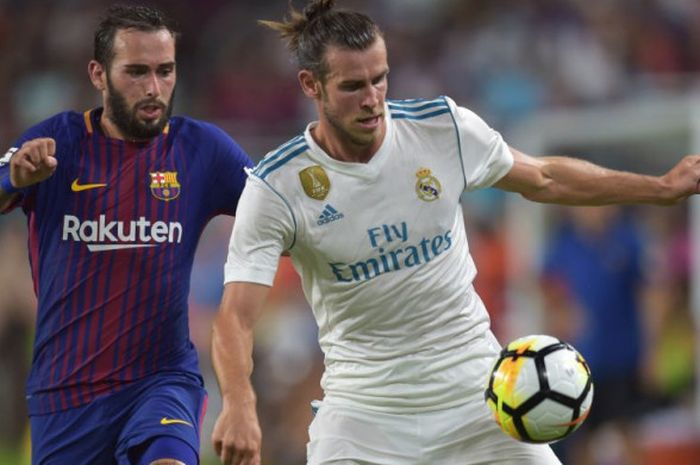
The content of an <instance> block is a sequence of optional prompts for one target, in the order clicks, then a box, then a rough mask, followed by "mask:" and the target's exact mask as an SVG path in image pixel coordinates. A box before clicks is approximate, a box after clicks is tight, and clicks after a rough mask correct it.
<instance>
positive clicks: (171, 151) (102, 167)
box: [0, 108, 252, 414]
mask: <svg viewBox="0 0 700 465" xmlns="http://www.w3.org/2000/svg"><path fill="white" fill-rule="evenodd" d="M101 112H102V109H100V108H98V109H95V110H91V111H88V112H85V114H80V113H76V112H64V113H60V114H58V115H56V116H54V117H52V118H50V119H48V120H46V121H44V122H42V123H40V124H38V125H36V126H34V127H33V128H31V129H29V130H28V131H27V132H26V133H25V134H23V135H22V136H21V137H20V138H19V140H17V142H16V143H15V144H14V147H13V148H11V149H10V151H9V152H8V154H7V155H9V154H11V153H12V152H13V151H14V150H15V148H17V147H20V146H21V145H22V143H24V142H25V141H27V140H31V139H34V138H37V137H52V138H54V139H55V140H56V158H57V160H58V167H57V169H56V172H55V173H54V174H53V175H52V176H51V177H50V178H48V179H47V180H45V181H43V182H41V183H38V184H36V185H34V186H31V187H29V188H27V189H24V190H22V191H21V193H20V195H19V196H17V201H16V202H15V203H14V204H13V205H12V206H10V207H9V208H8V209H7V210H9V209H11V208H12V207H15V206H21V207H22V209H23V211H24V212H25V214H26V216H27V223H28V230H29V240H28V242H29V260H30V265H31V271H32V278H33V280H34V289H35V292H36V294H37V299H38V314H37V329H36V336H35V341H34V355H33V361H32V369H31V373H30V375H29V380H28V382H27V398H28V404H29V410H30V414H43V413H48V412H55V411H59V410H64V409H68V408H74V407H77V406H80V405H83V404H85V403H87V402H90V401H91V400H93V399H95V398H96V397H99V396H101V395H104V394H107V393H111V392H115V391H118V390H119V389H121V388H123V387H125V386H127V385H129V384H130V383H132V382H134V381H137V380H139V379H142V378H144V377H146V376H149V375H152V374H155V373H159V372H186V373H191V374H194V375H196V376H200V375H199V367H198V360H197V354H196V351H195V348H194V346H193V344H192V343H191V341H190V338H189V329H188V315H187V297H188V293H189V287H190V273H191V270H192V262H193V260H194V254H195V249H196V247H197V241H198V239H199V237H200V235H201V233H202V231H203V230H204V227H205V226H206V224H207V222H208V221H209V220H210V219H211V218H213V217H214V216H216V215H218V214H228V215H233V214H234V212H235V210H236V206H237V203H238V198H239V196H240V194H241V191H242V190H243V186H244V184H245V180H246V174H245V171H244V168H246V167H249V166H251V165H252V163H251V161H250V159H249V158H248V156H247V155H246V154H245V152H244V151H243V150H242V149H241V148H240V147H239V146H238V145H237V144H236V142H235V141H233V140H232V139H231V138H230V137H229V136H228V135H226V134H225V133H224V132H223V131H222V130H220V129H218V128H217V127H216V126H213V125H211V124H208V123H205V122H201V121H197V120H194V119H190V118H186V117H180V116H176V117H172V118H171V119H170V121H169V124H168V126H167V127H166V129H165V130H164V131H163V133H162V134H160V135H159V136H157V137H155V138H154V139H152V140H151V141H149V142H147V143H133V142H127V141H122V140H117V139H112V138H109V137H106V136H105V135H104V134H103V133H102V131H101V129H100V125H99V119H100V115H101ZM8 159H9V156H5V157H3V158H1V159H0V177H5V176H8V175H9V171H8V169H9V165H8V163H7V161H8Z"/></svg>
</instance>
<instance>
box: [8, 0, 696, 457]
mask: <svg viewBox="0 0 700 465" xmlns="http://www.w3.org/2000/svg"><path fill="white" fill-rule="evenodd" d="M109 3H110V2H107V1H104V0H90V1H88V0H60V1H58V0H57V1H50V2H49V1H43V0H0V57H1V58H0V153H1V152H4V151H5V150H6V149H4V148H2V147H6V148H9V147H10V146H11V145H12V142H13V140H14V139H15V138H16V137H17V136H19V134H20V133H21V132H22V131H23V130H25V129H26V128H28V127H29V126H31V125H33V124H35V123H37V122H39V121H40V120H42V119H45V118H47V117H49V116H51V115H53V114H55V113H57V112H60V111H63V110H66V109H74V110H77V111H83V110H85V109H88V108H90V107H92V106H95V105H97V103H98V95H97V93H96V92H95V90H94V89H93V88H92V86H91V85H90V83H89V80H88V77H87V72H86V67H87V62H88V60H89V59H90V58H91V54H92V31H93V29H94V27H95V25H96V23H97V18H98V16H99V14H100V13H101V12H102V11H103V9H104V8H105V7H106V6H107V5H108V4H109ZM149 3H150V4H153V5H156V6H159V7H161V8H163V9H164V10H165V11H167V12H168V13H169V14H170V15H171V16H172V17H174V18H175V19H176V20H177V21H178V22H179V24H180V27H181V30H182V32H183V35H182V39H181V41H180V43H179V46H178V47H179V48H178V88H177V92H176V93H177V95H176V98H175V101H176V106H175V109H176V113H182V114H188V115H190V116H193V117H197V118H202V119H206V120H210V121H213V122H215V123H217V124H219V125H220V126H222V127H223V128H224V129H225V130H227V131H228V132H229V133H230V134H231V135H233V137H234V138H236V139H237V140H238V142H239V143H240V144H241V145H242V146H243V148H244V149H245V150H246V151H247V152H248V153H249V154H250V155H251V156H252V157H253V158H254V159H255V160H258V159H260V158H261V157H262V156H263V155H264V154H265V153H266V151H268V150H271V149H272V148H274V147H276V146H277V145H279V144H281V143H282V142H284V141H286V140H288V139H289V138H290V137H292V136H294V135H296V134H298V133H300V132H301V131H302V130H303V128H304V126H305V123H306V122H307V121H308V120H310V119H311V118H312V117H313V112H312V110H313V109H312V107H311V106H310V104H309V102H308V101H306V99H305V98H304V97H303V95H302V93H301V92H300V91H299V89H298V84H297V82H296V70H295V68H294V65H293V63H292V62H291V60H290V58H289V56H288V54H287V52H286V50H285V49H284V47H283V46H282V44H281V42H280V41H279V39H278V38H277V37H276V36H275V34H273V33H271V32H269V31H267V30H265V29H263V28H262V27H260V26H258V25H257V24H256V20H257V19H280V18H281V17H282V16H283V14H284V13H285V12H286V8H287V1H286V0H274V1H273V0H270V1H264V2H261V1H257V0H229V1H224V0H198V1H196V2H195V1H185V0H182V1H177V0H172V1H165V0H162V1H151V2H149ZM294 3H295V5H297V6H303V3H300V2H294ZM337 3H338V5H339V6H346V7H348V8H357V9H360V10H362V11H365V12H367V13H369V14H370V15H371V16H372V17H373V18H374V19H375V20H376V21H377V22H378V23H379V24H380V26H381V27H382V28H383V30H384V32H385V35H386V39H387V44H388V47H389V62H390V67H391V75H390V87H389V96H390V97H391V98H415V97H428V98H430V97H435V96H437V95H443V94H445V95H449V96H451V97H453V98H454V99H455V100H456V101H457V102H458V103H460V104H462V105H464V106H466V107H468V108H470V109H472V110H474V111H475V112H477V113H478V114H479V115H481V116H482V117H483V118H484V119H485V120H486V121H487V122H488V123H489V124H490V125H491V126H492V127H494V128H496V129H497V130H499V131H500V132H501V133H502V134H503V136H504V137H505V139H506V140H507V141H511V142H512V143H513V145H515V146H518V145H517V144H516V143H515V141H513V140H511V136H512V137H513V138H515V135H516V134H518V132H519V129H521V128H522V127H523V125H524V124H527V123H528V121H530V122H531V121H533V120H534V119H535V118H537V117H538V116H539V115H542V114H547V113H548V112H553V111H554V112H557V113H555V114H564V113H561V112H579V111H582V109H583V110H585V111H591V110H593V111H595V110H596V109H597V110H598V111H599V114H605V113H606V108H609V107H610V106H611V105H613V106H614V105H625V104H627V103H630V102H638V101H648V100H653V101H662V102H663V101H679V100H680V101H683V100H686V99H687V98H689V97H688V96H693V95H695V93H696V91H697V90H698V87H699V84H700V79H699V78H700V74H698V71H700V2H698V1H697V0H606V1H602V2H592V1H588V0H492V1H488V2H487V1H483V0H481V1H480V0H338V1H337ZM593 114H596V113H593ZM659 118H660V120H661V119H662V118H663V116H660V117H659ZM619 123H620V124H621V125H623V123H624V122H622V121H620V122H619ZM615 124H617V122H616V123H615ZM534 130H540V131H543V132H546V131H548V130H549V128H547V127H539V128H538V127H535V128H534ZM678 139H679V140H682V141H681V142H679V141H678V140H675V141H671V142H669V143H668V144H667V145H666V146H664V145H663V144H661V146H660V148H661V149H662V151H660V152H659V151H656V150H654V151H651V150H646V151H645V150H644V147H640V146H639V145H640V144H636V145H635V144H634V143H633V144H631V146H629V147H627V148H626V149H625V148H624V147H620V146H616V147H612V148H613V149H621V152H623V153H625V152H631V153H632V156H628V157H622V158H615V154H614V153H610V152H611V151H610V150H608V151H605V150H601V147H597V149H596V150H593V151H587V149H586V146H585V145H583V146H577V145H576V144H573V143H572V144H568V145H567V144H559V145H556V144H553V145H550V146H547V147H545V148H547V149H548V152H549V153H552V151H553V150H554V151H558V150H564V149H565V150H566V151H567V154H570V155H575V156H579V157H583V158H589V159H594V160H595V161H597V162H599V163H602V164H605V165H607V166H612V167H623V168H627V169H631V170H635V171H653V170H655V169H658V167H661V168H662V169H665V168H668V167H670V166H671V165H672V164H673V163H674V161H675V160H676V159H678V158H680V156H682V155H683V153H684V151H691V150H692V149H695V150H699V149H700V147H698V146H693V144H692V138H690V137H688V136H687V135H683V134H679V137H678ZM683 141H685V142H683ZM642 145H643V144H642ZM518 148H521V149H523V150H525V151H526V152H527V151H529V150H530V149H531V147H528V146H527V144H526V146H518ZM540 148H541V147H540ZM589 148H590V147H589ZM603 148H604V147H603ZM657 148H658V147H657ZM653 174H658V173H653ZM511 202H513V200H512V199H511V198H510V196H508V195H505V194H501V193H499V192H492V191H491V190H488V191H484V192H480V193H476V194H470V195H468V196H465V199H464V209H465V217H466V221H467V228H468V231H469V239H470V245H471V248H472V252H473V255H474V257H475V259H476V261H477V267H478V269H479V270H480V274H479V276H478V277H477V281H476V286H477V289H478V290H479V291H480V292H481V294H482V297H483V299H484V301H485V303H486V306H487V308H488V309H489V310H490V312H491V316H492V320H493V326H494V329H495V331H496V333H497V335H498V336H499V339H500V340H501V342H502V343H505V342H507V340H508V339H510V338H512V337H515V336H518V335H522V334H520V332H521V331H524V330H531V329H534V330H538V331H543V332H548V333H551V334H554V335H559V336H561V337H563V338H565V339H567V340H569V341H571V342H573V343H574V344H575V345H576V346H577V347H579V348H580V349H581V350H582V351H583V352H584V356H586V357H588V358H589V361H590V362H591V365H592V367H593V373H594V380H595V381H596V382H597V383H598V382H599V381H600V385H601V386H612V387H610V388H609V391H608V390H607V389H606V392H610V393H611V394H612V395H611V396H610V398H611V399H612V400H611V402H612V404H611V405H607V404H606V405H605V406H602V405H601V407H600V408H601V409H604V410H605V411H607V412H609V413H610V414H609V415H608V416H607V417H606V418H601V419H597V420H593V422H591V424H590V425H585V426H584V428H588V429H589V431H587V432H585V433H582V434H580V435H574V437H573V438H572V439H571V440H567V441H564V443H563V444H561V445H560V446H558V447H557V452H558V453H560V454H561V455H562V457H566V461H565V463H589V464H599V465H613V464H617V465H626V464H647V465H652V464H662V463H663V464H666V463H674V464H686V463H687V464H690V463H699V462H700V446H699V445H698V444H699V442H700V435H698V423H699V422H700V417H698V416H694V413H693V412H694V411H695V409H697V407H696V406H695V405H694V403H695V396H696V394H695V392H696V389H697V386H696V383H697V372H696V369H695V366H696V365H697V364H696V353H697V350H696V345H697V343H698V334H699V330H698V329H697V328H698V326H697V322H694V320H693V312H692V305H691V302H692V300H691V295H692V292H691V291H692V289H691V288H692V286H691V283H692V273H693V271H692V270H693V266H692V250H693V249H692V246H693V242H694V241H692V237H691V228H690V221H689V219H688V218H689V214H688V205H682V206H678V207H672V208H663V209H661V208H641V207H629V208H623V209H618V208H614V209H613V208H610V209H592V210H591V209H579V210H576V209H568V208H554V207H545V209H544V210H542V211H541V212H540V214H538V215H537V216H536V218H537V221H538V230H539V231H540V233H539V235H540V240H539V242H536V243H539V244H541V245H540V246H539V247H537V248H535V249H534V251H533V252H531V253H529V254H526V256H527V257H529V259H528V260H526V261H525V262H523V261H522V260H515V259H514V258H513V257H516V258H517V257H520V256H521V255H518V254H517V253H515V251H514V250H512V247H513V241H512V240H509V239H508V238H509V236H512V234H513V231H512V226H513V221H512V219H511V220H510V221H509V214H510V213H509V212H512V208H509V207H508V205H509V203H511ZM231 224H232V221H231V220H230V219H218V220H215V221H214V222H212V223H211V224H210V226H209V227H208V229H207V230H206V231H205V235H204V237H203V240H202V242H201V243H200V247H199V250H198V253H197V259H196V263H195V267H194V271H193V276H192V283H191V314H190V319H191V332H192V338H193V340H194V341H195V343H196V345H197V346H198V348H199V351H200V360H201V365H202V369H203V371H204V373H205V377H206V383H207V387H208V390H209V392H210V396H211V398H210V407H209V413H208V415H207V418H206V420H205V432H204V438H203V458H204V463H215V462H211V461H212V460H214V459H213V452H212V449H211V446H210V444H209V439H208V434H209V431H210V430H211V427H212V425H213V421H214V419H215V416H216V414H217V412H218V409H219V405H218V399H217V396H216V393H217V388H216V381H215V379H214V377H213V374H212V370H211V367H210V365H209V337H210V328H211V320H212V317H213V315H214V314H215V312H216V310H217V305H218V303H219V298H220V296H221V292H222V275H223V272H222V269H223V261H224V258H225V250H226V247H227V243H228V236H229V233H230V227H231ZM509 228H511V229H509ZM26 257H27V254H26V227H25V224H24V216H23V215H22V214H21V212H13V213H12V214H10V215H7V216H4V217H0V418H2V421H0V464H3V463H7V464H16V463H27V462H26V461H27V457H26V441H27V422H26V417H25V414H26V413H25V409H24V393H23V388H24V378H25V377H26V374H27V370H28V364H29V362H30V360H31V344H32V337H33V324H34V316H35V308H34V307H35V302H34V297H33V292H32V286H31V282H30V274H29V269H28V265H27V258H26ZM514 260H515V261H517V263H514ZM523 280H526V281H527V283H529V285H527V286H523V285H522V282H523ZM521 302H530V304H529V305H530V306H532V302H534V303H535V304H534V306H535V307H536V308H537V312H535V314H534V315H533V316H532V318H533V320H532V321H533V322H532V323H530V322H527V321H524V320H523V319H527V318H528V313H527V312H523V311H522V308H523V307H527V306H528V305H521ZM268 307H269V308H268V310H267V312H266V313H265V315H264V316H263V319H262V321H261V322H260V324H259V325H258V335H257V342H256V351H255V358H256V371H255V373H254V381H255V384H256V386H257V389H258V392H259V412H260V418H261V422H262V427H263V431H264V434H265V436H264V453H263V458H264V464H265V465H300V464H304V463H305V441H306V438H307V431H306V428H307V426H308V423H309V421H310V419H311V411H310V408H309V402H310V401H311V400H312V399H314V398H318V397H319V396H321V392H320V387H319V385H318V380H319V377H320V373H321V372H322V369H323V366H322V358H321V353H320V351H319V349H318V344H317V342H316V328H315V323H314V321H313V317H312V315H311V313H310V311H309V309H308V306H307V305H306V303H305V300H304V298H303V295H302V294H301V291H300V288H299V280H298V277H297V275H296V273H295V272H294V271H293V269H292V268H291V265H290V263H289V262H288V261H286V260H284V259H283V260H282V265H281V267H280V272H279V275H278V279H277V281H276V284H275V288H274V291H273V293H272V295H271V298H270V301H269V304H268ZM601 349H602V350H601ZM621 373H622V374H624V375H625V376H623V379H622V380H621V379H619V375H620V374H621ZM608 375H610V376H611V377H612V379H611V380H609V379H608V378H606V377H607V376H608ZM613 375H618V378H615V376H613ZM596 376H599V377H600V379H596V378H595V377H596ZM630 380H633V382H631V381H630ZM608 381H609V384H606V383H608ZM625 383H627V386H626V387H625ZM630 384H631V385H632V388H633V390H634V391H635V393H634V396H628V395H626V394H625V395H621V396H618V397H619V402H618V401H614V399H615V395H614V394H615V393H616V392H617V388H620V389H621V391H620V392H623V393H626V392H628V391H626V390H625V389H627V388H629V387H630V386H629V385H630ZM621 385H622V387H620V386H621ZM623 387H624V388H625V389H623ZM596 405H597V404H596V403H595V401H594V409H595V408H596ZM577 438H578V439H577ZM588 444H592V445H593V447H586V446H587V445H588ZM587 451H588V452H587Z"/></svg>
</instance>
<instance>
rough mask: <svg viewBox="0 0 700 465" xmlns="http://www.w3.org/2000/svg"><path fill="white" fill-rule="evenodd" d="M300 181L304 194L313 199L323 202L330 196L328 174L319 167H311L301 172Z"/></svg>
mask: <svg viewBox="0 0 700 465" xmlns="http://www.w3.org/2000/svg"><path fill="white" fill-rule="evenodd" d="M299 179H300V180H301V186H302V187H303V188H304V192H306V195H308V196H309V197H311V198H312V199H316V200H323V199H325V198H326V196H327V195H328V191H329V190H331V182H330V180H329V179H328V174H326V171H325V170H324V169H323V168H322V167H320V166H318V165H314V166H309V167H308V168H305V169H303V170H301V171H299Z"/></svg>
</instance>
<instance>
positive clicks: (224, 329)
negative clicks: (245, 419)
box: [211, 312, 255, 404]
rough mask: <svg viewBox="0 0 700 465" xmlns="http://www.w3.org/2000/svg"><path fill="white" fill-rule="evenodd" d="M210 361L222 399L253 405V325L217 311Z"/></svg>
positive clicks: (234, 315)
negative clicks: (251, 376)
mask: <svg viewBox="0 0 700 465" xmlns="http://www.w3.org/2000/svg"><path fill="white" fill-rule="evenodd" d="M211 356H212V364H213V366H214V371H215V372H216V377H217V379H218V382H219V389H220V390H221V396H222V398H223V399H224V400H226V399H236V402H241V403H252V404H255V391H254V390H253V386H252V384H251V382H250V375H251V373H252V372H253V328H252V327H250V326H249V325H247V324H246V323H244V322H242V321H241V318H240V317H239V315H236V314H230V313H225V312H219V314H218V315H217V317H216V319H215V320H214V325H213V330H212V355H211Z"/></svg>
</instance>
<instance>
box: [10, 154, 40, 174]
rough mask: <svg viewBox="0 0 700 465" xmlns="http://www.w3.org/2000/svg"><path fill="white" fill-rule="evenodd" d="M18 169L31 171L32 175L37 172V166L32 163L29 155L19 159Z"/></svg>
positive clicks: (20, 156) (21, 156)
mask: <svg viewBox="0 0 700 465" xmlns="http://www.w3.org/2000/svg"><path fill="white" fill-rule="evenodd" d="M15 163H16V165H17V167H18V168H22V169H25V170H27V171H29V172H30V173H34V172H36V169H37V168H36V166H35V164H34V163H32V160H31V158H30V157H29V155H19V156H18V157H17V161H16V162H15Z"/></svg>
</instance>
